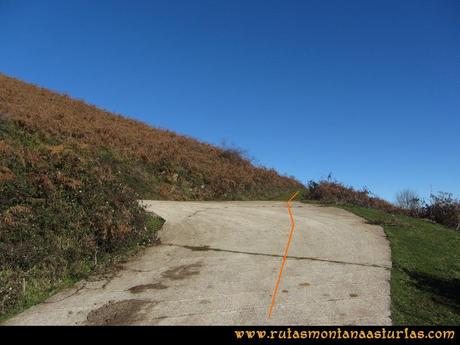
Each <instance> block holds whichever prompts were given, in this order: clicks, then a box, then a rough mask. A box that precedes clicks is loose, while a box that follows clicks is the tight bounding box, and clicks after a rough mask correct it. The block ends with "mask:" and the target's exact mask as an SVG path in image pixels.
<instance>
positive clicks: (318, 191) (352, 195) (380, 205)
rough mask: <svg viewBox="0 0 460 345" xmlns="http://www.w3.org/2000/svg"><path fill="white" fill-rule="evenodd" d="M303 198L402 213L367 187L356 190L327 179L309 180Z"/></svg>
mask: <svg viewBox="0 0 460 345" xmlns="http://www.w3.org/2000/svg"><path fill="white" fill-rule="evenodd" d="M303 198H304V199H305V200H317V201H321V202H324V203H331V204H338V205H356V206H363V207H369V208H375V209H378V210H382V211H385V212H392V213H404V210H402V209H401V208H399V207H396V206H395V205H393V204H391V203H389V202H388V201H386V200H383V199H380V198H378V197H375V196H372V195H371V192H370V191H369V190H367V189H365V188H364V189H362V190H356V189H354V188H353V187H347V186H345V185H343V184H342V183H339V182H336V181H329V180H321V181H318V182H315V181H310V182H309V183H308V185H307V189H306V191H305V192H304V194H303Z"/></svg>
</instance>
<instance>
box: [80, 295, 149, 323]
mask: <svg viewBox="0 0 460 345" xmlns="http://www.w3.org/2000/svg"><path fill="white" fill-rule="evenodd" d="M155 304H156V302H152V301H146V300H140V299H128V300H123V301H117V302H114V301H110V302H108V303H106V304H104V305H103V306H102V307H100V308H97V309H95V310H92V311H90V312H89V314H88V316H87V318H86V319H87V324H88V325H98V326H103V325H132V324H134V323H136V322H138V321H142V316H143V315H142V314H143V313H142V311H144V310H145V309H146V308H148V307H151V306H154V305H155Z"/></svg>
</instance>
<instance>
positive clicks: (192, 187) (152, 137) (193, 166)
mask: <svg viewBox="0 0 460 345" xmlns="http://www.w3.org/2000/svg"><path fill="white" fill-rule="evenodd" d="M0 100H1V101H0V114H1V116H2V117H7V118H8V119H11V120H14V121H15V122H16V123H17V124H18V125H20V126H21V127H22V128H25V129H27V130H28V131H40V132H43V133H44V134H46V135H48V136H53V137H56V138H60V139H63V140H65V141H66V142H67V143H70V142H72V143H76V144H78V145H80V146H82V147H87V148H88V149H89V150H91V151H99V152H98V154H99V153H100V152H102V153H104V151H108V152H105V153H106V154H107V155H108V157H107V158H108V159H110V160H112V161H113V162H114V163H115V164H118V165H120V167H119V168H120V169H121V170H122V172H123V175H125V177H126V182H127V183H128V185H130V187H132V188H133V189H134V190H136V192H138V193H139V195H140V196H141V197H150V198H152V197H156V198H162V199H177V200H193V199H213V200H215V199H241V198H247V199H254V198H273V197H276V196H277V195H278V194H280V193H284V192H286V191H290V190H295V189H298V188H301V187H302V185H301V184H300V183H299V182H297V181H295V180H293V179H291V178H287V177H283V176H280V175H278V174H277V173H276V172H275V171H274V170H272V169H266V168H260V167H255V166H253V165H252V164H251V162H250V161H248V160H247V159H245V158H243V157H241V156H240V155H238V154H236V155H235V154H234V152H230V154H229V152H227V150H225V149H221V148H218V147H215V146H212V145H209V144H205V143H202V142H199V141H197V140H194V139H192V138H188V137H185V136H181V135H177V134H175V133H173V132H170V131H167V130H160V129H155V128H152V127H150V126H147V125H145V124H143V123H141V122H139V121H135V120H131V119H127V118H124V117H122V116H119V115H115V114H112V113H109V112H106V111H103V110H100V109H98V108H96V107H94V106H91V105H88V104H86V103H84V102H82V101H77V100H73V99H71V98H69V97H67V96H65V95H61V94H57V93H54V92H50V91H48V90H46V89H42V88H39V87H36V86H34V85H30V84H26V83H23V82H21V81H18V80H16V79H13V78H9V77H6V76H4V75H0ZM126 165H129V166H126Z"/></svg>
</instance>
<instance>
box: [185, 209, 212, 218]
mask: <svg viewBox="0 0 460 345" xmlns="http://www.w3.org/2000/svg"><path fill="white" fill-rule="evenodd" d="M212 209H214V208H213V207H205V208H200V209H199V210H196V211H195V212H193V213H192V214H189V215H188V217H187V218H192V217H193V216H195V215H197V214H198V213H200V212H204V211H207V210H212Z"/></svg>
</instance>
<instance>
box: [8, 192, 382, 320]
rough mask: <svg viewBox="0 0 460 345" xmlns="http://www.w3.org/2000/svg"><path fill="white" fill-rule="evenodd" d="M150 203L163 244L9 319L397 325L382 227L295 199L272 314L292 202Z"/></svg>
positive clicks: (148, 202) (333, 209)
mask: <svg viewBox="0 0 460 345" xmlns="http://www.w3.org/2000/svg"><path fill="white" fill-rule="evenodd" d="M144 204H145V206H146V207H147V208H148V209H149V210H150V211H153V212H155V213H157V214H159V215H160V216H162V217H163V218H165V219H166V220H167V221H166V223H165V225H164V227H163V229H162V230H161V232H160V238H161V241H162V244H161V245H159V246H154V247H151V248H148V249H147V250H146V251H145V252H144V253H142V255H139V256H138V257H136V258H134V259H133V260H130V261H129V262H128V263H126V264H124V265H123V267H122V268H121V269H120V270H118V271H116V272H115V273H114V274H113V275H112V276H110V277H106V278H104V279H96V280H92V281H82V282H80V283H78V284H77V285H76V286H75V287H74V288H72V289H68V290H66V291H63V292H61V293H59V294H57V295H55V296H53V297H52V298H50V299H49V300H47V301H46V302H44V303H41V304H40V305H37V306H35V307H32V308H30V309H28V310H26V311H25V312H23V313H22V314H19V315H17V316H16V317H14V318H12V319H10V320H9V321H8V322H7V323H6V324H15V325H26V324H28V325H32V324H33V325H36V324H40V325H44V324H51V325H82V324H89V325H97V324H145V325H211V324H212V325H254V324H285V325H350V324H359V325H365V324H372V325H375V324H377V325H389V324H391V318H390V286H389V279H390V268H391V257H390V248H389V244H388V241H387V239H386V237H385V235H384V232H383V230H382V228H380V227H379V226H375V225H369V224H366V223H365V222H364V220H363V219H361V218H359V217H357V216H355V215H353V214H350V213H348V212H346V211H344V210H341V209H338V208H332V207H321V206H314V205H307V204H301V203H296V202H294V203H293V204H292V211H293V214H294V218H295V221H296V228H295V233H294V237H293V240H292V245H291V249H290V251H289V257H288V259H287V262H286V267H285V270H284V273H283V277H282V280H281V284H280V288H279V293H278V297H277V299H276V304H275V307H274V310H273V314H272V317H271V319H270V320H268V319H267V313H268V308H269V305H270V301H271V296H272V293H273V288H274V285H275V281H276V278H277V275H278V270H279V268H280V265H281V260H282V254H283V252H284V246H285V244H286V241H287V238H288V234H289V230H290V221H289V216H288V213H287V209H286V204H285V203H282V202H169V201H145V202H144Z"/></svg>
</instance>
